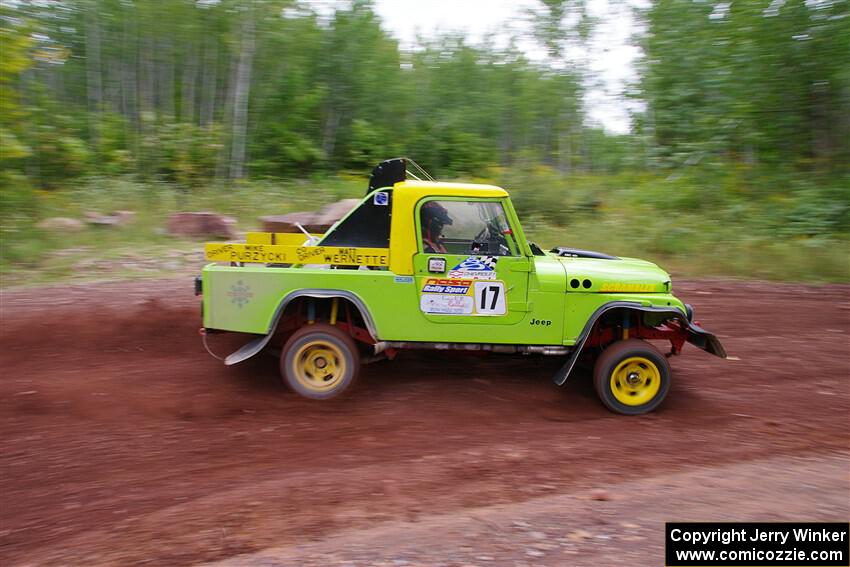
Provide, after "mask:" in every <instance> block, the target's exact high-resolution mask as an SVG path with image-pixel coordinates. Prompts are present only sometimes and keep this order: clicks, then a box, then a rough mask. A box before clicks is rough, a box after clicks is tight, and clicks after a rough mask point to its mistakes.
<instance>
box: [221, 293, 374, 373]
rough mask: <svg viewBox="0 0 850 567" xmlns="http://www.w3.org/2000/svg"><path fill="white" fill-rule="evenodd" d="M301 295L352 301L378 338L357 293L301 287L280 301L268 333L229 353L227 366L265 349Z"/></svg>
mask: <svg viewBox="0 0 850 567" xmlns="http://www.w3.org/2000/svg"><path fill="white" fill-rule="evenodd" d="M299 297H315V298H317V299H332V298H334V297H340V298H342V299H346V300H348V301H350V302H351V303H353V304H354V306H355V307H356V308H357V310H358V311H360V315H361V316H362V317H363V321H364V322H365V323H366V329H367V330H368V331H369V334H370V335H372V338H373V339H375V341H377V340H378V330H377V327H376V326H375V321H374V320H373V319H372V314H371V313H369V309H368V308H367V307H366V304H365V303H364V302H363V300H362V299H360V297H358V296H357V295H356V294H355V293H353V292H350V291H348V290H344V289H299V290H297V291H293V292H290V293H288V294H286V295H285V296H284V297H283V299H281V300H280V303H278V305H277V308H276V309H275V312H274V315H273V316H272V320H271V323H270V324H269V328H268V331H266V334H265V335H260V336H258V337H257V338H255V339H254V340H252V341H250V342H248V343H247V344H245V345H243V346H242V347H241V348H239V349H238V350H236V351H234V352H232V353H231V354H229V355H228V356H227V358H225V359H224V364H225V365H226V366H232V365H234V364H238V363H240V362H242V361H244V360H248V359H249V358H251V357H252V356H254V355H255V354H257V353H258V352H260V351H261V350H263V349H264V348H265V346H266V345H267V344H268V343H269V341H270V340H271V339H272V336H274V332H275V330H276V329H277V325H278V323H279V322H280V318H281V317H282V316H283V312H284V311H286V307H287V306H288V305H289V304H290V303H292V301H293V300H294V299H298V298H299Z"/></svg>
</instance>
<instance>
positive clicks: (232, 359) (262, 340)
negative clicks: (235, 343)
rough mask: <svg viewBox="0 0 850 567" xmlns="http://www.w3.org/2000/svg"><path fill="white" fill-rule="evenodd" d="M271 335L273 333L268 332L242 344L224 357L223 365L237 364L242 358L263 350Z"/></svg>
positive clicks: (247, 357)
mask: <svg viewBox="0 0 850 567" xmlns="http://www.w3.org/2000/svg"><path fill="white" fill-rule="evenodd" d="M272 335H274V333H269V334H267V335H263V336H261V337H257V338H256V339H254V340H253V341H251V342H249V343H247V344H245V345H242V347H241V348H240V349H239V350H237V351H234V352H232V353H230V354H229V355H228V356H227V358H225V359H224V364H225V366H233V365H234V364H238V363H240V362H242V361H243V360H248V359H249V358H251V357H252V356H254V355H255V354H257V353H258V352H260V351H261V350H263V348H264V347H265V346H266V345H267V344H268V343H269V341H270V340H271V339H272Z"/></svg>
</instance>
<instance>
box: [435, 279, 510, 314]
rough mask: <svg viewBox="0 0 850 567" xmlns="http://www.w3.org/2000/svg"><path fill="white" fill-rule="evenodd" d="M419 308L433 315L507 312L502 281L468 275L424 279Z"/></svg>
mask: <svg viewBox="0 0 850 567" xmlns="http://www.w3.org/2000/svg"><path fill="white" fill-rule="evenodd" d="M420 291H421V295H420V298H419V308H420V309H421V310H422V312H423V313H430V314H433V315H485V316H488V315H489V316H498V315H505V314H506V313H507V298H506V297H505V283H504V282H502V281H491V280H488V281H481V280H479V279H469V278H425V279H424V281H423V282H422V289H421V290H420Z"/></svg>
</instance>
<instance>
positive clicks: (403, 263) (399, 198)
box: [390, 181, 508, 276]
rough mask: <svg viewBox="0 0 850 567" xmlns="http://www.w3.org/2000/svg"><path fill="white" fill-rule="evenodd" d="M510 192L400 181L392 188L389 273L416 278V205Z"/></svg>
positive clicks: (477, 187) (486, 187)
mask: <svg viewBox="0 0 850 567" xmlns="http://www.w3.org/2000/svg"><path fill="white" fill-rule="evenodd" d="M507 196H508V192H507V191H505V190H504V189H502V188H501V187H496V186H495V185H475V184H471V183H441V182H433V181H401V182H399V183H396V184H395V185H394V186H393V222H392V227H391V228H390V242H391V243H392V248H393V254H392V257H391V258H390V270H392V271H393V272H394V273H396V274H398V275H400V276H410V275H413V256H414V254H416V253H417V251H418V243H417V242H416V226H415V225H414V222H415V219H416V215H415V214H414V211H415V209H416V204H417V203H418V202H419V201H421V200H422V199H423V198H425V197H471V198H482V197H484V198H486V197H495V198H502V197H507Z"/></svg>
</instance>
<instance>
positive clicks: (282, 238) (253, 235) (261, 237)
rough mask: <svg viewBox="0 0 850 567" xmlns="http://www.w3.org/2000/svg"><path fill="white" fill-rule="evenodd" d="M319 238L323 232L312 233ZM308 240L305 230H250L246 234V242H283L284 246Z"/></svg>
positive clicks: (299, 243)
mask: <svg viewBox="0 0 850 567" xmlns="http://www.w3.org/2000/svg"><path fill="white" fill-rule="evenodd" d="M310 236H312V237H314V238H316V239H317V240H318V239H320V238H322V236H323V235H321V234H311V235H310ZM306 240H307V236H306V235H305V234H304V233H303V232H249V233H247V234H246V235H245V243H246V244H282V245H284V246H301V245H302V244H304V242H305V241H306Z"/></svg>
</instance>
